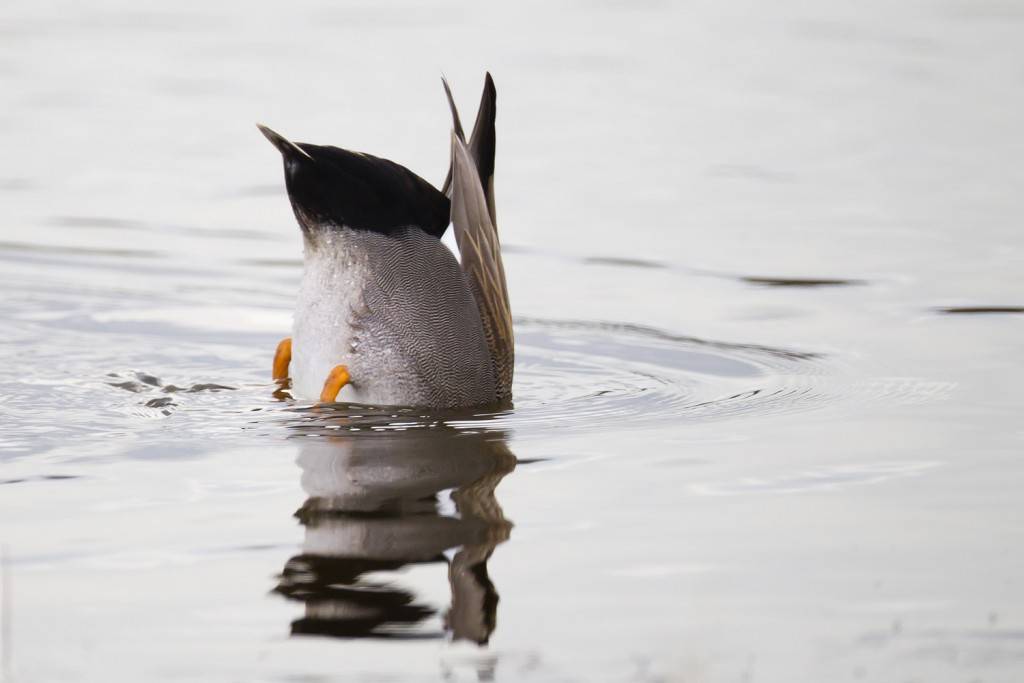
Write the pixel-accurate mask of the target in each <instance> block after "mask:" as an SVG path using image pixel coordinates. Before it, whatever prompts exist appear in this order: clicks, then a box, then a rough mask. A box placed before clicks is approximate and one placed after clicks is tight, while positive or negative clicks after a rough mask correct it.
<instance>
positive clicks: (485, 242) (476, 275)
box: [451, 132, 515, 399]
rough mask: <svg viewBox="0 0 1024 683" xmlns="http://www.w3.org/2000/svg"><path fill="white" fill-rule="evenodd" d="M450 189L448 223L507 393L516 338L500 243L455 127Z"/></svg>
mask: <svg viewBox="0 0 1024 683" xmlns="http://www.w3.org/2000/svg"><path fill="white" fill-rule="evenodd" d="M492 159H493V157H492ZM451 193H452V204H451V206H452V225H453V226H454V228H455V239H456V241H457V242H458V245H459V253H460V255H461V257H462V269H463V270H464V271H465V272H466V275H467V276H468V277H469V281H470V283H471V285H472V287H473V294H474V296H475V297H476V301H477V306H478V307H479V308H480V318H481V322H482V323H483V327H484V335H485V336H486V337H487V345H488V347H489V348H490V352H491V360H492V362H493V363H494V375H495V379H496V381H497V385H498V398H499V399H508V398H510V397H511V395H512V371H513V365H514V362H515V339H514V336H513V332H512V310H511V308H510V306H509V302H508V286H507V285H506V283H505V267H504V265H503V264H502V261H501V244H500V242H499V241H498V229H497V227H496V226H495V224H494V221H493V220H492V218H491V212H490V207H489V204H488V201H487V197H486V196H485V194H484V187H483V185H482V184H481V182H480V176H479V174H478V173H477V164H476V163H474V159H473V158H472V157H471V155H470V151H469V148H468V147H467V146H466V143H464V142H463V141H462V140H461V139H459V136H458V134H457V133H455V132H453V133H452V182H451Z"/></svg>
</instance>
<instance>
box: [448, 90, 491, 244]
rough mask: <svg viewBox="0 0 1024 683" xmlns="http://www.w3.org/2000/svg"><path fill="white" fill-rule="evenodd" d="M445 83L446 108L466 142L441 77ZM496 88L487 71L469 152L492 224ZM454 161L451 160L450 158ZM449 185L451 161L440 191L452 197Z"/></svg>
mask: <svg viewBox="0 0 1024 683" xmlns="http://www.w3.org/2000/svg"><path fill="white" fill-rule="evenodd" d="M441 83H442V84H443V85H444V94H445V97H447V98H448V108H449V109H451V112H452V126H453V128H454V130H455V135H456V137H458V138H459V140H461V141H462V142H466V134H465V132H464V130H463V128H462V120H461V119H460V118H459V110H458V107H456V106H455V98H454V97H452V89H451V87H449V85H448V80H447V79H446V78H444V77H442V78H441ZM496 100H497V91H496V90H495V88H494V79H493V78H491V74H490V73H489V72H488V73H487V74H486V76H485V77H484V91H483V94H482V95H481V96H480V107H479V108H478V109H477V112H476V121H475V122H474V123H473V133H472V135H470V138H469V143H468V145H469V154H470V156H471V157H472V158H473V163H474V164H475V165H476V172H477V175H479V176H480V183H481V185H482V186H483V190H484V196H485V197H486V198H487V212H488V213H489V214H490V216H491V223H493V224H495V225H497V224H498V221H497V216H496V214H495V212H494V153H495V145H496V138H495V134H494V118H495V114H496V113H497V110H496ZM453 162H454V159H453ZM451 186H452V164H449V165H448V176H447V177H446V178H445V179H444V185H443V186H442V188H441V191H442V192H443V193H444V194H445V195H446V196H448V197H449V198H450V197H451Z"/></svg>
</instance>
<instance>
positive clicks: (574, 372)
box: [286, 319, 830, 435]
mask: <svg viewBox="0 0 1024 683" xmlns="http://www.w3.org/2000/svg"><path fill="white" fill-rule="evenodd" d="M516 335H517V345H516V354H517V362H516V380H515V385H514V390H513V395H514V396H515V402H514V405H512V406H508V407H501V408H497V409H492V410H484V411H481V410H475V411H465V410H464V411H444V412H436V411H427V410H424V409H416V408H395V407H381V406H365V405H357V404H348V403H338V404H333V405H330V406H313V405H308V404H293V405H292V406H290V407H289V409H288V410H287V411H286V412H287V418H286V422H287V426H288V427H290V428H291V429H293V430H294V431H295V432H296V433H301V434H321V435H322V434H330V433H336V432H337V431H362V430H365V431H369V432H375V431H382V430H383V431H393V430H410V429H422V428H432V427H435V426H438V425H441V424H447V425H450V426H455V427H458V428H461V429H476V430H479V429H483V430H492V429H493V430H515V431H516V432H517V433H518V434H520V435H529V434H538V433H541V434H543V433H546V432H549V431H551V430H560V431H561V430H573V431H586V432H595V431H601V430H606V429H615V430H621V429H623V428H624V427H636V426H650V425H657V424H660V423H664V422H673V423H678V422H680V421H685V420H693V421H708V420H713V419H724V418H733V417H738V416H742V415H767V414H777V413H780V412H792V411H797V410H807V409H811V408H813V407H815V406H819V405H823V404H825V403H826V402H827V401H828V400H829V398H830V394H829V392H827V391H826V390H825V388H824V383H823V382H822V380H823V378H824V377H825V376H826V375H827V374H828V373H827V366H826V364H825V363H824V362H823V358H822V357H821V356H820V355H819V354H814V353H808V352H804V351H795V350H790V349H782V348H773V347H768V346H760V345H752V344H729V343H723V342H714V341H707V340H702V339H698V338H695V337H688V336H682V335H675V334H671V333H668V332H664V331H662V330H658V329H655V328H649V327H644V326H639V325H631V324H621V323H607V322H586V321H553V320H538V319H520V320H517V321H516Z"/></svg>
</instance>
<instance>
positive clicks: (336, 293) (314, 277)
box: [257, 73, 515, 409]
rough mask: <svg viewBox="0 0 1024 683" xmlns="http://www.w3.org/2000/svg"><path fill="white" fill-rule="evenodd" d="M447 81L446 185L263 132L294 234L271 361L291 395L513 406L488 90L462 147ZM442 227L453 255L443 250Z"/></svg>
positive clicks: (492, 96) (487, 87)
mask: <svg viewBox="0 0 1024 683" xmlns="http://www.w3.org/2000/svg"><path fill="white" fill-rule="evenodd" d="M442 82H443V85H444V91H445V95H446V97H447V100H448V105H449V109H450V111H451V116H452V120H453V126H452V131H451V156H450V160H449V164H448V174H447V177H446V179H445V181H444V184H443V186H442V187H441V189H438V188H436V187H434V186H433V185H432V184H431V183H429V182H428V181H426V180H424V179H423V178H421V177H420V176H418V175H416V174H415V173H413V172H412V171H410V170H409V169H408V168H406V167H404V166H402V165H400V164H398V163H395V162H393V161H390V160H388V159H383V158H380V157H376V156H373V155H370V154H366V153H363V152H355V151H350V150H347V149H342V148H339V147H333V146H326V145H315V144H310V143H305V142H293V141H291V140H289V139H288V138H286V137H284V136H283V135H280V134H279V133H277V132H275V131H274V130H271V129H270V128H268V127H267V126H265V125H262V124H257V127H258V128H259V130H260V131H261V132H262V133H263V135H264V136H265V137H266V138H267V139H268V140H269V141H270V143H271V144H272V145H273V146H274V147H275V148H276V149H277V151H278V152H279V153H280V155H281V158H282V161H283V166H284V179H285V188H286V190H287V194H288V199H289V200H290V202H291V206H292V210H293V213H294V214H295V219H296V222H297V223H298V226H299V229H300V230H301V233H302V240H303V273H302V279H301V282H300V285H299V291H298V295H297V300H296V307H295V313H294V318H293V325H292V334H291V336H290V337H286V338H285V339H283V340H282V341H281V342H280V343H279V344H278V345H277V349H276V351H275V353H274V359H273V366H272V375H273V378H274V379H275V380H276V381H278V382H281V383H288V384H289V385H290V390H291V393H292V395H293V396H294V397H296V398H298V399H307V400H312V401H318V402H319V403H333V402H336V401H338V400H344V401H346V402H351V403H359V404H372V405H391V406H415V407H425V408H438V409H450V408H464V407H472V406H482V405H487V404H500V403H507V402H509V401H510V400H511V395H512V378H513V366H514V360H515V358H514V353H515V352H514V344H515V342H514V337H513V329H512V314H511V308H510V305H509V297H508V286H507V282H506V278H505V269H504V265H503V263H502V259H501V245H500V242H499V239H498V230H497V220H496V215H495V208H494V159H495V146H496V136H495V114H496V99H497V96H496V89H495V86H494V81H493V79H492V77H491V75H490V74H489V73H488V74H487V75H486V77H485V82H484V89H483V94H482V96H481V100H480V105H479V108H478V111H477V117H476V120H475V122H474V125H473V131H472V133H471V135H470V137H469V139H468V140H467V139H466V136H465V132H464V130H463V128H462V124H461V120H460V118H459V113H458V109H457V108H456V106H455V101H454V98H453V96H452V92H451V88H450V87H449V85H448V83H447V81H444V79H442ZM449 225H450V226H451V227H452V228H453V231H454V233H455V242H456V245H457V251H458V259H457V258H456V256H455V254H454V253H453V251H454V250H453V249H449V248H448V247H447V246H446V245H445V244H444V243H442V241H441V238H442V236H443V235H444V234H445V232H446V230H447V229H448V227H449ZM343 390H344V393H342V391H343ZM339 394H340V398H339Z"/></svg>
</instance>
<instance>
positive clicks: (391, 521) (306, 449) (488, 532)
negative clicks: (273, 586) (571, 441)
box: [277, 427, 516, 644]
mask: <svg viewBox="0 0 1024 683" xmlns="http://www.w3.org/2000/svg"><path fill="white" fill-rule="evenodd" d="M298 463H299V466H300V467H301V468H302V487H303V489H304V490H305V491H306V493H307V494H308V496H309V497H308V499H307V500H306V502H305V503H304V504H303V506H302V508H301V509H300V510H299V511H298V512H297V513H296V516H297V517H298V518H299V520H300V521H301V522H302V524H303V526H304V527H305V529H306V538H305V542H304V543H303V551H302V554H300V555H297V556H295V557H293V558H291V559H290V560H288V562H287V564H286V565H285V568H284V571H283V572H282V575H281V580H280V583H279V585H278V586H277V591H278V592H280V593H282V594H283V595H285V596H287V597H289V598H291V599H294V600H301V601H302V602H304V603H305V605H306V615H305V618H303V619H299V620H297V621H295V622H293V624H292V633H294V634H317V635H329V636H338V637H353V638H358V637H380V638H395V637H424V636H427V637H429V636H431V635H435V636H436V635H441V634H439V633H434V634H430V633H424V632H423V631H422V622H424V621H425V620H426V619H428V618H429V617H431V616H433V615H434V614H435V613H436V612H435V610H434V609H432V608H431V607H429V606H428V605H425V604H420V603H418V602H417V601H416V600H417V596H416V595H415V594H414V593H413V592H412V591H409V590H406V589H403V588H400V587H398V586H397V585H396V584H395V583H394V582H393V581H391V580H388V579H381V578H380V573H381V572H385V573H386V572H395V571H398V570H401V569H403V568H407V567H409V566H411V565H417V564H428V563H435V562H437V563H441V562H446V563H448V582H449V586H450V588H451V595H452V602H451V608H450V609H449V611H448V614H447V616H446V618H445V629H446V631H447V632H448V633H449V634H450V635H451V637H452V638H453V639H455V640H470V641H473V642H476V643H479V644H484V643H486V642H487V641H488V639H489V638H490V635H491V633H492V632H493V630H494V627H495V615H496V610H497V603H498V595H497V592H496V591H495V589H494V585H493V584H492V583H491V581H490V579H489V577H488V575H487V560H488V559H489V558H490V556H491V553H493V552H494V548H495V547H496V546H497V545H498V544H500V543H502V542H503V541H505V540H506V539H508V537H509V532H510V530H511V527H512V525H511V524H510V523H509V522H508V521H506V520H505V517H504V515H503V514H502V511H501V507H500V506H499V505H498V502H497V500H496V499H495V497H494V489H495V487H497V485H498V483H499V482H500V481H501V479H502V478H503V477H504V476H505V475H506V474H508V473H509V472H511V471H512V470H513V469H514V468H515V463H516V460H515V456H513V455H512V453H511V452H510V451H509V450H508V447H507V446H506V445H505V439H504V437H503V436H502V435H500V434H493V433H491V434H472V433H466V432H458V431H456V430H453V429H449V428H444V427H435V428H433V429H429V430H416V431H415V432H388V433H373V434H366V435H363V434H353V435H350V436H332V437H327V438H312V439H306V440H305V441H304V443H303V445H302V449H301V451H300V454H299V458H298ZM445 491H451V494H450V496H451V501H452V503H454V508H455V510H454V514H453V513H452V512H444V511H443V510H442V507H445V506H443V505H442V501H441V500H440V499H439V494H441V493H442V492H445ZM452 549H457V550H456V552H455V553H454V555H453V556H452V557H451V559H450V560H449V559H448V557H447V556H446V554H445V553H446V552H447V551H450V550H452ZM371 573H372V574H373V576H372V578H371V577H370V576H368V575H369V574H371ZM417 627H419V628H417Z"/></svg>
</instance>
